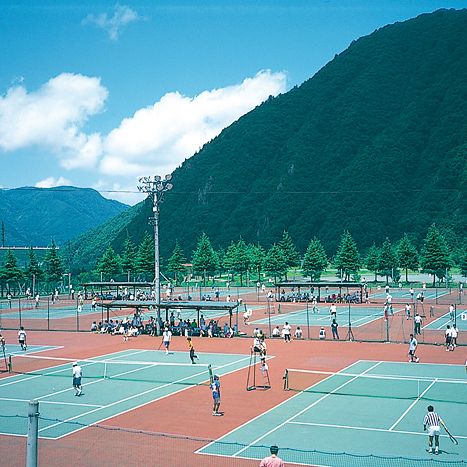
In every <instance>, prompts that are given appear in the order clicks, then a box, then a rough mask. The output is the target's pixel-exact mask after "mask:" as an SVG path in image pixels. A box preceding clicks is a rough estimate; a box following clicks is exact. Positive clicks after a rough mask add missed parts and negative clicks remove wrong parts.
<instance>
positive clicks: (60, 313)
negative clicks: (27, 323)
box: [0, 305, 101, 319]
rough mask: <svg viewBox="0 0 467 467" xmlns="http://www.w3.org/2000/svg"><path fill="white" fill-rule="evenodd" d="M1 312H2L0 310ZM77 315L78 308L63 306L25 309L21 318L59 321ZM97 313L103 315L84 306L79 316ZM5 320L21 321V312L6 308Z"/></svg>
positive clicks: (89, 306)
mask: <svg viewBox="0 0 467 467" xmlns="http://www.w3.org/2000/svg"><path fill="white" fill-rule="evenodd" d="M0 311H1V310H0ZM76 313H77V308H76V306H61V307H50V308H49V309H48V310H47V308H25V309H23V310H21V318H22V319H47V318H50V319H57V318H69V317H75V316H76ZM93 313H94V314H95V313H99V314H100V313H101V311H100V309H99V310H93V309H92V308H91V305H83V308H82V310H81V311H80V312H79V315H80V316H81V315H90V314H93ZM2 315H3V318H8V319H19V318H20V313H19V311H9V309H7V308H5V309H4V310H3V313H2Z"/></svg>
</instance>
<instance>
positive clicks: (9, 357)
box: [8, 354, 13, 373]
mask: <svg viewBox="0 0 467 467" xmlns="http://www.w3.org/2000/svg"><path fill="white" fill-rule="evenodd" d="M12 372H13V362H12V360H11V354H10V355H8V373H12Z"/></svg>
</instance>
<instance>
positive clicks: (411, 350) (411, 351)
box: [409, 334, 420, 363]
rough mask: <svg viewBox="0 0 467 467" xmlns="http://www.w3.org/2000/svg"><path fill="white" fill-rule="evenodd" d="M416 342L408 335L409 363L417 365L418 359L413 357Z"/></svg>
mask: <svg viewBox="0 0 467 467" xmlns="http://www.w3.org/2000/svg"><path fill="white" fill-rule="evenodd" d="M417 346H418V342H417V339H415V337H414V335H413V334H410V341H409V363H418V362H419V361H420V358H418V357H417V355H415V352H416V350H417Z"/></svg>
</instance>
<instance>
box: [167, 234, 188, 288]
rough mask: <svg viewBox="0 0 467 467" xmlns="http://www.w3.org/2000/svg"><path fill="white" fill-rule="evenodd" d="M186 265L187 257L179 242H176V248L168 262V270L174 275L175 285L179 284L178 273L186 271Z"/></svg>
mask: <svg viewBox="0 0 467 467" xmlns="http://www.w3.org/2000/svg"><path fill="white" fill-rule="evenodd" d="M184 263H186V259H185V255H184V254H183V250H182V248H181V246H180V245H179V243H178V240H176V241H175V248H174V250H173V252H172V255H171V256H170V258H169V259H168V261H167V270H168V271H170V272H173V273H174V279H175V285H177V284H178V277H177V276H178V273H181V272H183V271H185V267H186V266H184Z"/></svg>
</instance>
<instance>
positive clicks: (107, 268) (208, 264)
mask: <svg viewBox="0 0 467 467" xmlns="http://www.w3.org/2000/svg"><path fill="white" fill-rule="evenodd" d="M190 264H191V266H189V265H188V260H187V258H186V256H185V254H184V252H183V249H182V247H181V246H180V245H179V243H178V242H176V244H175V248H174V250H173V252H172V254H171V256H170V257H169V258H168V260H167V262H166V264H165V266H166V267H165V268H163V269H165V271H166V272H168V273H170V274H171V275H172V277H173V278H174V280H175V282H176V283H178V282H180V278H181V277H185V276H187V274H188V273H189V272H190V273H193V274H194V275H196V276H201V277H202V278H204V280H205V281H206V280H208V279H209V278H210V277H214V276H215V275H217V274H228V275H231V276H232V279H233V278H234V276H237V277H238V279H239V281H240V285H243V283H244V281H245V278H246V277H247V276H248V277H250V278H251V279H253V280H256V279H258V280H259V279H260V278H261V274H262V273H263V272H265V273H267V274H268V275H269V276H272V277H274V279H275V280H277V279H282V278H285V279H287V271H288V270H289V269H290V268H298V267H299V268H301V270H302V272H303V275H304V276H305V277H309V278H310V279H311V280H313V281H317V280H319V279H320V277H321V275H322V274H323V272H324V271H325V270H326V268H327V267H329V265H330V260H329V258H328V256H327V254H326V251H325V249H324V247H323V245H322V244H321V242H320V240H319V239H316V238H313V239H312V240H310V242H309V244H308V247H307V249H306V251H305V253H304V255H303V256H301V255H300V253H299V251H298V249H297V248H296V246H295V244H294V242H293V240H292V239H291V237H290V235H289V234H288V232H284V233H283V236H282V239H281V240H280V241H279V242H278V243H276V244H273V245H272V246H271V248H269V249H268V250H265V249H264V248H263V247H262V246H261V245H259V244H247V243H245V241H244V240H242V239H240V240H238V241H237V242H231V244H230V245H229V246H228V248H227V249H226V250H223V249H220V250H216V249H214V248H213V246H212V244H211V241H210V239H209V238H208V236H207V235H206V234H204V233H203V234H202V235H201V237H200V238H199V240H198V243H197V246H196V249H195V251H194V252H193V255H192V257H191V262H190ZM332 264H333V266H334V268H335V269H337V271H338V275H339V276H340V277H342V279H343V280H351V279H353V280H359V279H360V276H359V271H360V270H361V268H362V267H364V266H365V267H366V268H367V269H368V270H370V271H373V273H374V279H375V281H376V280H377V278H378V276H383V277H384V278H385V279H386V281H388V280H389V278H392V280H394V281H398V280H400V277H401V276H400V273H401V270H403V272H404V273H405V280H406V281H407V282H408V271H409V270H418V269H419V268H421V269H422V271H423V272H425V273H429V274H432V275H433V285H434V284H435V280H436V278H438V279H439V280H440V281H441V280H443V279H445V278H446V275H447V274H448V272H449V270H450V269H451V267H452V266H453V265H454V262H453V260H452V258H451V254H450V250H449V247H448V244H447V242H446V240H445V238H444V236H443V235H442V233H441V232H440V231H439V229H438V228H437V227H436V226H435V225H432V226H431V227H430V228H429V230H428V233H427V235H426V238H425V241H424V244H423V248H422V251H421V252H418V251H417V248H416V246H415V244H414V243H413V242H412V241H411V239H410V238H409V237H408V235H404V236H403V237H402V238H401V239H400V240H399V242H397V243H396V244H395V245H393V244H392V243H391V241H390V240H389V239H386V240H385V241H384V243H383V244H382V245H381V246H376V245H373V246H372V247H371V248H370V249H369V251H368V253H367V255H366V256H365V257H363V256H362V255H361V254H360V252H359V251H358V248H357V245H356V243H355V241H354V239H353V237H352V236H351V234H350V233H349V232H348V231H344V233H343V234H342V237H341V241H340V244H339V247H338V249H337V251H336V254H335V255H334V257H333V259H332ZM460 266H461V269H462V272H463V274H464V275H467V255H464V256H463V259H462V261H461V264H460ZM96 272H97V273H102V274H103V275H104V276H105V277H106V278H111V277H115V276H118V275H119V274H122V273H123V274H127V275H128V277H130V274H131V276H132V277H135V276H136V277H137V278H138V279H145V280H153V274H154V244H153V241H152V238H151V237H150V236H149V235H146V237H145V238H144V239H143V241H142V243H141V244H140V245H139V247H138V248H137V247H136V246H135V245H134V244H133V243H132V241H131V239H130V238H127V240H126V242H125V245H124V249H123V252H122V255H121V256H120V255H118V254H116V253H115V251H114V250H113V248H112V247H109V248H108V249H107V250H106V252H105V253H104V255H103V256H102V257H101V258H100V260H99V261H98V264H97V267H96Z"/></svg>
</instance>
